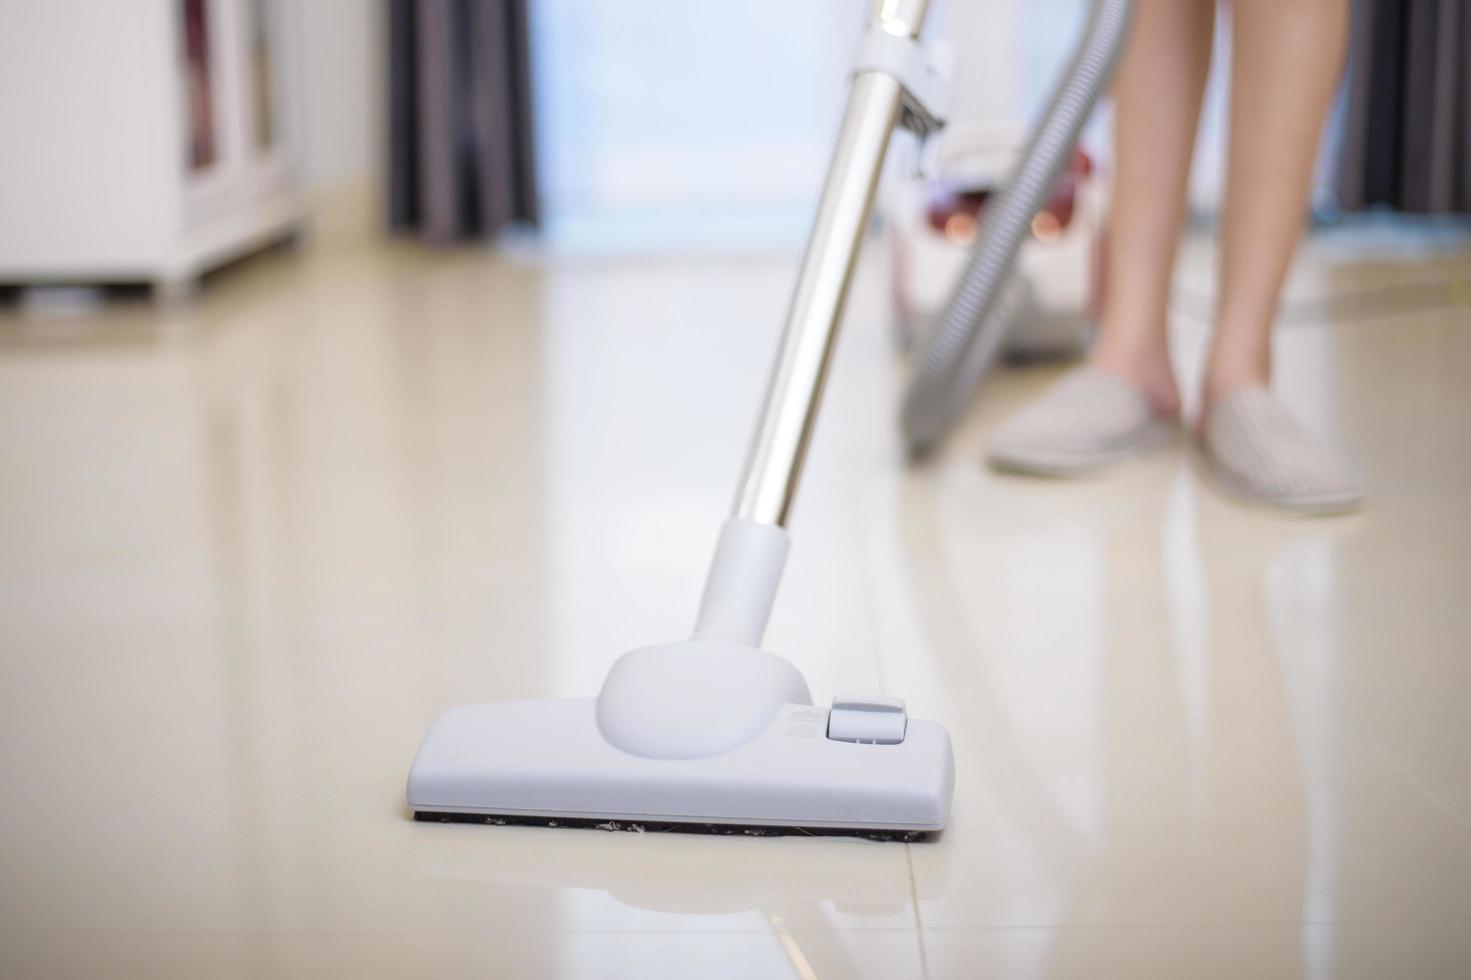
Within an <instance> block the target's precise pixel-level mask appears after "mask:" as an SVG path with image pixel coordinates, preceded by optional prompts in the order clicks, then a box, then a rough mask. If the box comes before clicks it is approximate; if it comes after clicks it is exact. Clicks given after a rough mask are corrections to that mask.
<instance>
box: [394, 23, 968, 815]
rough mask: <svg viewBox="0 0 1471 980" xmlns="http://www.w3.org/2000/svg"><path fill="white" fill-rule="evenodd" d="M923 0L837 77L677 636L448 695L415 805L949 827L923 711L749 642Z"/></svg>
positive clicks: (914, 52)
mask: <svg viewBox="0 0 1471 980" xmlns="http://www.w3.org/2000/svg"><path fill="white" fill-rule="evenodd" d="M926 4H927V0H880V2H878V3H877V4H876V6H875V8H874V10H873V14H872V17H871V21H870V26H869V30H868V32H867V34H866V36H865V39H864V43H863V46H862V48H861V49H860V53H859V57H858V61H857V63H856V65H855V68H854V77H853V84H852V90H851V92H850V95H849V100H848V105H847V109H846V111H845V113H844V116H843V123H842V127H841V129H840V131H839V134H838V141H837V146H836V148H835V150H834V152H833V158H832V162H831V165H830V168H829V171H828V175H827V180H826V183H825V185H824V188H823V192H822V198H821V201H820V203H819V205H818V209H817V217H816V222H815V225H814V227H813V231H812V236H811V238H810V240H809V241H808V244H807V249H806V253H805V256H804V258H803V261H802V267H801V272H800V275H799V277H798V282H797V287H796V292H795V295H794V296H793V299H792V304H791V307H790V308H789V310H788V312H787V318H786V328H785V332H784V334H783V339H782V343H781V348H780V351H779V353H778V356H777V361H776V367H775V370H774V372H773V374H772V378H771V382H770V387H769V388H768V390H767V395H766V401H765V406H764V408H763V411H762V414H761V418H760V422H759V423H758V425H757V428H756V435H755V438H754V440H753V442H752V445H751V450H750V455H749V457H748V460H747V464H746V469H745V475H744V477H743V478H742V481H741V485H740V491H739V494H738V496H737V499H736V504H735V511H734V514H733V515H732V516H731V518H730V519H729V520H727V521H726V523H725V525H724V527H723V528H722V529H721V533H720V538H719V542H718V543H717V545H716V549H715V556H714V559H713V561H712V562H711V567H710V572H709V576H708V578H707V580H706V585H705V591H704V596H703V598H702V600H701V603H700V611H699V616H698V619H697V621H696V625H695V631H694V636H693V638H692V639H690V640H687V641H684V642H681V643H672V644H666V645H662V646H653V647H645V648H642V649H638V650H633V651H631V652H629V653H626V654H624V655H623V656H622V657H620V658H619V659H618V660H617V661H616V662H615V663H614V664H613V666H612V668H611V669H610V671H609V673H608V677H607V679H606V680H605V681H604V683H603V688H602V690H601V692H600V693H599V694H598V696H597V697H596V698H574V699H558V700H543V701H516V702H503V703H499V704H483V705H467V706H461V707H457V708H451V709H449V710H447V711H445V712H443V713H442V714H441V715H440V716H439V718H438V719H436V720H435V722H434V724H433V725H432V726H431V728H430V729H429V732H428V734H427V735H425V737H424V741H423V743H422V744H421V745H420V747H419V752H418V754H417V756H416V757H415V759H414V762H413V765H412V767H411V768H410V771H409V781H408V803H409V806H410V808H411V809H412V810H413V811H414V813H415V816H416V817H417V818H419V819H438V820H472V821H477V822H487V823H497V824H504V823H527V822H532V823H546V824H555V825H558V826H598V827H601V828H603V829H610V830H611V829H636V830H638V829H671V828H679V829H688V830H709V831H716V832H722V831H724V832H730V831H731V830H732V829H733V828H736V829H741V830H745V831H747V832H754V833H769V832H780V831H782V830H796V831H802V832H808V833H845V832H857V833H863V834H866V835H869V836H878V837H880V838H883V839H900V840H907V839H910V838H912V837H913V836H914V835H916V834H921V833H924V832H927V831H935V830H939V829H941V828H943V827H944V825H945V821H946V819H947V816H948V813H949V808H950V798H951V793H952V788H953V785H954V762H953V759H952V757H951V750H950V738H949V735H948V734H947V733H946V731H945V729H944V728H943V727H941V726H940V725H938V724H935V723H934V722H927V721H921V720H918V719H910V718H909V717H908V714H907V711H906V710H905V706H904V703H903V702H902V701H899V700H897V699H891V698H883V697H867V698H835V699H834V700H833V703H832V707H831V708H822V707H816V706H814V705H813V704H812V700H811V696H810V695H809V693H808V690H807V684H806V681H805V680H804V679H803V677H802V674H801V672H800V671H798V670H797V669H796V668H795V667H794V666H793V665H792V664H790V663H789V662H787V661H786V660H784V659H782V658H780V657H778V656H775V655H774V654H771V653H768V652H766V651H764V650H761V649H760V643H761V637H762V634H763V633H764V631H765V628H766V622H767V619H768V617H769V616H770V612H771V607H772V603H773V602H774V600H775V597H776V588H777V584H778V582H779V581H780V577H781V571H782V566H783V564H784V562H785V559H786V552H787V545H788V541H787V533H786V530H785V526H786V523H787V520H788V519H789V517H790V514H791V508H792V502H793V499H794V497H795V494H796V488H797V481H798V477H799V475H800V472H801V468H802V462H803V457H804V456H805V454H806V450H807V446H808V443H809V441H810V440H811V437H812V428H813V424H814V422H815V420H816V415H817V407H818V403H819V401H820V400H821V395H822V388H823V382H824V380H825V377H826V374H827V369H828V362H829V360H830V358H831V354H832V347H833V339H834V337H835V335H836V332H837V326H838V323H839V320H840V318H841V316H842V311H843V301H844V298H845V297H846V295H847V291H848V285H849V280H850V279H851V276H852V272H853V265H854V260H855V258H856V256H857V253H858V249H859V245H860V243H861V241H862V238H863V231H864V227H865V225H866V224H867V221H868V214H869V209H870V207H871V206H872V203H873V197H874V191H875V188H876V187H877V184H878V179H879V174H880V172H881V170H882V167H883V161H884V155H885V153H886V152H887V149H888V145H889V140H890V136H891V135H892V133H893V130H894V128H895V126H896V125H898V124H900V123H901V122H903V123H904V124H905V125H909V126H911V127H913V128H916V129H920V130H921V131H923V130H926V129H928V128H931V127H933V126H934V125H936V124H937V122H938V117H939V115H940V113H939V111H938V107H937V105H936V104H935V97H934V96H935V93H936V92H937V90H938V89H939V88H940V86H939V85H938V84H937V76H938V73H937V72H936V71H935V69H934V66H933V63H932V62H931V61H930V60H929V59H928V58H927V57H926V56H925V55H924V52H923V49H922V48H920V46H919V45H918V42H917V41H916V37H917V35H918V33H919V29H920V26H921V22H922V20H923V17H924V11H925V7H926Z"/></svg>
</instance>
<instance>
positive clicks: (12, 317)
mask: <svg viewBox="0 0 1471 980" xmlns="http://www.w3.org/2000/svg"><path fill="white" fill-rule="evenodd" d="M1209 258H1210V256H1209V250H1208V249H1207V248H1206V247H1204V246H1203V245H1200V244H1196V245H1195V246H1193V247H1192V250H1191V252H1190V254H1189V256H1188V257H1187V262H1186V264H1185V268H1184V270H1183V272H1182V282H1181V291H1180V292H1181V300H1180V304H1179V305H1180V310H1179V316H1178V317H1177V318H1176V322H1175V324H1174V327H1175V331H1176V339H1177V341H1178V346H1177V355H1178V358H1179V361H1180V366H1181V370H1182V372H1184V373H1185V374H1187V375H1190V374H1193V372H1194V371H1196V370H1198V360H1199V356H1200V350H1201V342H1202V339H1203V336H1204V331H1205V322H1204V319H1203V318H1204V317H1205V316H1206V314H1207V313H1208V311H1209V297H1210V293H1211V290H1212V289H1213V286H1212V284H1211V281H1210V276H1209V275H1208V269H1209V266H1210V263H1209ZM791 278H792V260H791V258H790V257H788V256H782V257H777V258H772V259H764V258H751V257H743V258H736V259H688V260H668V259H666V260H660V261H642V262H641V261H637V260H633V259H620V260H616V261H596V260H592V259H579V260H560V261H559V260H547V259H538V258H535V257H526V258H515V257H505V256H501V257H497V256H495V255H493V254H491V253H489V252H486V251H482V250H467V251H458V252H450V253H432V252H425V251H422V250H420V249H417V248H415V247H412V246H406V245H374V246H359V247H335V248H317V249H307V250H306V251H305V252H303V253H300V254H298V255H296V256H289V257H288V256H282V257H273V258H266V259H262V260H258V261H255V262H253V263H251V264H249V265H247V266H245V267H244V268H241V269H238V270H235V271H234V272H232V273H231V274H229V275H226V276H223V277H221V278H220V280H219V281H218V282H216V283H214V284H212V285H210V286H209V287H208V288H207V289H206V291H205V293H204V296H203V298H202V299H201V300H200V301H199V302H197V303H196V304H194V305H191V306H185V307H178V308H174V309H169V310H164V311H159V310H156V309H154V308H153V307H150V306H148V305H146V304H142V303H139V304H123V305H122V306H121V307H120V308H117V309H114V310H109V311H108V312H106V313H103V314H97V315H93V316H91V317H88V318H86V319H84V320H82V321H80V322H78V321H63V322H57V321H49V320H39V321H36V320H25V319H22V318H20V317H19V315H18V314H15V313H5V314H0V454H3V458H4V460H5V479H4V481H3V483H0V541H3V545H0V577H3V582H4V588H3V589H0V692H3V706H4V710H3V711H0V732H3V737H0V772H3V774H4V781H5V784H6V786H5V792H4V793H3V794H0V867H3V868H4V872H3V879H4V885H3V886H0V973H3V974H4V975H6V976H24V975H74V976H97V975H114V976H117V975H147V976H161V975H179V976H205V975H207V976H234V975H272V976H276V975H344V974H352V975H410V974H413V975H418V974H423V973H426V972H429V973H449V972H455V973H468V972H471V971H474V972H478V973H482V974H489V975H495V976H546V975H564V976H599V977H601V976H684V975H689V976H695V975H698V976H731V977H750V976H780V975H794V976H803V977H807V976H814V975H815V976H874V977H900V976H919V975H924V974H928V975H931V976H979V975H997V976H1008V977H1042V976H1049V977H1050V976H1088V977H1099V976H1128V977H1137V976H1153V975H1158V976H1187V975H1188V976H1196V977H1198V976H1216V975H1219V976H1279V975H1280V976H1299V975H1304V976H1310V977H1328V976H1354V977H1382V976H1391V975H1394V976H1426V977H1450V976H1465V975H1468V974H1471V716H1468V713H1467V712H1466V710H1465V706H1466V703H1467V698H1466V691H1467V690H1468V688H1471V658H1468V657H1467V656H1466V653H1467V650H1468V641H1467V637H1468V635H1471V602H1468V601H1467V600H1468V599H1471V592H1468V588H1467V582H1468V581H1471V575H1468V571H1471V569H1468V555H1471V508H1468V506H1467V503H1468V500H1471V452H1468V448H1471V444H1468V442H1467V435H1466V433H1467V432H1468V431H1471V255H1468V254H1467V253H1466V252H1464V251H1462V252H1459V253H1446V252H1440V253H1437V254H1436V255H1435V256H1431V257H1429V258H1428V259H1427V258H1426V257H1424V256H1406V255H1403V254H1396V255H1392V256H1390V257H1388V258H1386V257H1384V256H1383V255H1382V254H1381V255H1378V256H1375V255H1368V256H1367V257H1366V256H1364V255H1361V254H1357V253H1355V254H1344V253H1343V252H1342V250H1341V249H1340V248H1339V247H1338V246H1337V245H1335V244H1334V242H1333V241H1331V240H1330V241H1328V242H1319V243H1316V244H1315V245H1314V246H1313V248H1312V249H1311V250H1310V252H1309V254H1308V256H1307V257H1306V258H1305V259H1304V261H1303V262H1302V263H1301V265H1300V267H1299V269H1298V270H1297V273H1296V275H1295V278H1294V280H1293V285H1292V289H1291V293H1290V295H1289V297H1288V298H1287V301H1286V303H1285V305H1284V310H1285V311H1286V314H1285V320H1286V322H1285V325H1284V328H1283V330H1282V331H1281V335H1280V346H1279V358H1278V363H1279V370H1280V386H1279V387H1280V390H1281V392H1282V394H1283V396H1284V397H1285V399H1286V400H1287V401H1288V402H1289V403H1290V404H1291V405H1292V406H1293V407H1294V408H1295V409H1296V410H1297V411H1298V412H1299V413H1300V414H1301V415H1302V416H1304V417H1305V418H1306V419H1307V420H1308V421H1309V422H1310V423H1311V424H1312V425H1314V426H1316V427H1319V428H1320V429H1323V430H1327V431H1329V432H1331V433H1333V434H1334V435H1335V437H1337V438H1340V439H1341V440H1342V441H1344V442H1345V443H1346V444H1348V445H1349V446H1350V447H1351V448H1352V451H1353V452H1354V454H1355V455H1356V457H1357V458H1358V460H1359V461H1360V463H1361V464H1362V467H1363V469H1364V470H1365V471H1366V473H1367V476H1368V478H1369V481H1370V487H1371V492H1372V499H1371V501H1370V506H1369V508H1368V510H1367V511H1366V512H1365V513H1363V514H1362V515H1359V516H1355V517H1349V518H1338V519H1330V520H1321V521H1303V520H1288V519H1282V518H1278V517H1275V516H1272V515H1270V514H1265V513H1262V512H1258V511H1254V510H1249V509H1243V508H1241V507H1238V506H1236V505H1233V504H1231V503H1228V502H1225V501H1223V500H1222V499H1220V498H1219V497H1217V496H1216V495H1215V494H1214V493H1213V492H1211V491H1210V489H1209V488H1208V487H1207V486H1204V485H1202V483H1201V480H1200V478H1199V476H1198V475H1197V472H1196V470H1195V467H1194V465H1193V463H1192V461H1191V459H1190V457H1189V456H1188V454H1185V453H1181V454H1177V455H1174V456H1166V457H1161V458H1157V459H1154V460H1151V461H1148V462H1146V463H1143V464H1141V465H1138V466H1137V467H1135V468H1133V469H1128V470H1124V471H1121V472H1119V473H1117V474H1115V475H1111V476H1107V477H1102V478H1099V479H1095V480H1088V481H1084V482H1080V483H1063V482H1034V481H1029V480H1026V479H1022V478H1018V477H1008V476H1002V475H997V474H994V473H990V472H987V471H986V470H984V469H982V468H981V467H980V466H979V465H978V459H979V446H980V444H981V442H982V441H983V439H984V437H985V433H986V432H987V430H988V429H989V428H990V427H991V426H992V425H993V424H995V422H996V421H997V420H998V419H999V418H1001V417H1002V416H1003V415H1004V414H1005V413H1006V412H1007V411H1009V410H1010V409H1011V408H1012V407H1014V406H1015V405H1016V404H1017V403H1018V402H1020V401H1021V400H1022V399H1024V398H1025V397H1027V396H1028V395H1029V394H1031V393H1032V392H1034V391H1035V390H1037V389H1038V387H1039V386H1041V385H1043V384H1045V383H1046V381H1047V380H1048V378H1050V377H1051V376H1052V375H1053V373H1054V372H1055V371H1056V370H1057V369H1056V368H1055V367H1046V366H1041V367H1033V368H1027V369H1021V370H1013V371H1009V372H1006V373H1004V374H1001V375H999V376H997V377H996V378H994V380H993V381H992V383H991V384H990V385H989V387H988V388H987V389H986V391H985V393H984V396H983V397H981V398H980V399H979V400H978V401H977V403H976V405H975V407H974V410H973V411H972V413H971V414H970V416H969V418H968V420H967V422H966V424H965V426H964V427H963V428H962V429H961V430H960V431H958V432H957V433H956V434H955V435H954V437H953V438H952V439H951V440H950V441H949V443H948V445H947V447H946V449H945V451H944V452H943V454H942V455H941V456H940V458H939V459H937V460H935V461H933V462H931V463H930V464H928V465H925V466H923V467H919V468H907V467H906V466H905V465H904V463H903V461H902V458H901V453H900V451H899V447H898V443H897V439H896V434H895V422H894V407H895V404H896V399H897V391H898V387H899V385H900V383H901V381H902V376H903V367H902V365H901V364H900V363H899V361H898V359H897V357H896V356H895V354H894V353H893V351H892V350H891V349H890V348H889V344H888V339H887V333H886V327H885V324H884V316H883V311H884V306H883V300H882V290H881V289H880V288H879V286H878V283H877V280H878V278H879V276H878V275H877V274H874V275H869V276H866V277H864V280H863V282H862V283H861V284H860V288H859V293H858V295H857V296H856V297H855V299H854V301H853V302H852V303H851V304H850V305H851V315H850V323H849V324H848V328H847V331H846V334H845V336H844V338H843V341H842V343H841V345H840V348H839V353H838V359H837V364H836V368H835V371H834V377H833V381H832V384H831V388H830V396H831V397H830V400H829V402H828V404H827V405H826V407H825V410H824V413H823V416H822V423H821V426H820V432H819V436H818V439H817V442H816V445H815V448H814V451H813V454H812V459H811V465H810V469H809V472H808V475H807V477H806V479H805V482H804V486H803V493H802V497H801V500H800V502H799V504H798V508H797V514H796V518H795V526H794V533H795V550H794V555H793V559H792V563H791V566H790V568H789V570H788V574H787V578H786V581H785V583H784V586H783V594H782V597H781V599H780V601H779V603H778V608H777V612H776V615H775V619H774V622H773V624H772V628H771V631H770V634H769V637H768V646H769V647H770V648H771V649H773V650H776V651H777V652H780V653H782V654H785V655H787V656H789V657H791V658H792V659H793V660H794V661H796V662H797V664H798V665H799V666H800V667H801V668H802V669H803V670H804V671H805V672H806V674H807V677H808V679H809V681H810V682H811V685H812V689H813V691H814V693H815V694H816V695H817V697H818V698H819V700H823V699H826V698H827V697H829V696H831V694H832V693H834V692H842V693H881V694H890V695H896V696H901V697H905V698H906V699H908V701H909V704H910V707H911V710H912V711H914V712H915V713H916V714H918V715H921V716H924V717H931V718H937V719H940V720H943V721H944V722H945V723H946V724H948V725H949V726H950V728H951V731H952V734H953V736H954V738H955V747H956V756H957V763H958V770H959V781H958V786H957V795H956V802H955V809H954V817H953V825H952V827H951V829H949V830H948V831H946V832H945V833H944V834H943V835H941V836H939V837H938V839H934V840H931V841H928V842H924V843H920V844H914V845H910V846H903V845H894V844H874V843H868V842H858V841H846V840H832V839H823V840H805V839H793V838H786V839H743V838H701V837H690V836H683V835H678V836H676V835H657V836H656V835H635V834H603V833H598V832H594V831H572V830H560V831H557V830H538V829H525V828H500V829H496V828H483V827H465V826H439V825H422V824H414V823H412V822H411V821H409V820H408V819H406V814H405V811H404V807H403V804H402V790H403V779H404V775H405V772H406V770H407V766H408V762H409V759H410V757H411V756H412V753H413V751H414V748H415V746H416V744H417V742H418V739H419V737H420V735H421V734H422V733H423V730H424V727H425V725H426V724H427V723H428V721H429V720H430V719H431V718H432V717H433V715H434V714H435V713H436V712H437V711H438V710H439V709H440V708H441V707H443V706H446V705H448V704H452V703H457V702H463V701H470V700H485V699H497V698H513V697H523V696H552V695H586V694H591V693H593V692H594V691H595V690H596V687H597V685H598V683H599V682H600V680H601V678H602V675H603V672H604V671H605V670H606V668H607V666H608V664H609V663H610V662H611V661H612V660H613V658H614V657H616V656H617V655H618V654H619V653H620V652H622V651H623V650H625V649H627V648H629V647H632V646H635V645H639V644H642V643H645V642H650V641H655V640H661V639H669V638H676V637H679V636H681V635H682V634H683V633H684V632H685V631H686V630H687V629H688V627H689V625H690V619H691V616H692V614H693V610H694V604H695V600H696V598H697V595H698V590H699V587H700V573H701V571H702V570H703V566H704V563H705V560H706V557H707V554H708V551H709V549H710V547H711V545H712V544H713V535H714V531H715V528H716V527H717V525H718V523H719V520H720V519H721V517H722V515H723V513H724V510H725V508H726V505H727V503H728V501H729V495H730V493H731V491H732V488H733V486H734V481H735V477H736V472H737V468H738V466H739V464H740V461H741V457H742V453H743V451H744V448H745V441H746V437H747V430H748V426H749V424H750V422H751V419H752V415H753V412H754V409H755V407H756V403H757V399H758V397H759V395H760V392H761V390H762V386H763V383H764V375H765V371H766V368H767V364H768V359H769V357H770V354H771V351H772V349H773V345H774V342H775V327H776V324H777V322H778V320H779V316H780V313H781V311H782V308H783V305H784V303H785V299H786V296H785V291H786V289H787V288H788V287H789V284H790V282H791Z"/></svg>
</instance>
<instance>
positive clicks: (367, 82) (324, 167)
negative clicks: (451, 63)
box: [296, 0, 388, 189]
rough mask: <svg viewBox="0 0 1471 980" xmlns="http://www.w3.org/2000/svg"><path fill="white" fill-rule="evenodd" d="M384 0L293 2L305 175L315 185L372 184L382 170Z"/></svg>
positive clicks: (384, 64)
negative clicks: (298, 37)
mask: <svg viewBox="0 0 1471 980" xmlns="http://www.w3.org/2000/svg"><path fill="white" fill-rule="evenodd" d="M384 7H385V4H384V3H383V2H382V0H297V2H296V16H297V17H298V19H299V22H300V25H301V48H302V50H301V54H302V79H301V82H302V86H301V87H302V103H303V105H302V115H303V119H304V123H305V129H306V133H305V143H306V178H307V183H308V184H309V185H310V186H311V187H313V188H315V189H324V188H334V187H347V186H361V185H363V184H365V183H368V182H376V181H377V180H378V179H379V178H380V177H381V174H382V170H383V151H382V147H383V126H384V116H385V114H386V110H385V109H384V97H385V94H386V92H387V86H388V82H387V59H386V57H385V43H384V37H383V20H384V18H385V16H386V14H385V10H384Z"/></svg>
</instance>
